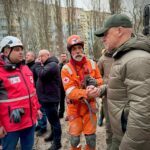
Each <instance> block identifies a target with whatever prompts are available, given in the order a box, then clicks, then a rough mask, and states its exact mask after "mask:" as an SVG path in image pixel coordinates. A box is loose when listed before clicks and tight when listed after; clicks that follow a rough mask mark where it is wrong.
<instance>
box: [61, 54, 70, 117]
mask: <svg viewBox="0 0 150 150" xmlns="http://www.w3.org/2000/svg"><path fill="white" fill-rule="evenodd" d="M67 62H68V58H67V54H66V53H62V54H61V55H60V63H59V68H60V71H61V69H62V67H63V66H64V65H65V64H66V63H67ZM60 87H61V88H60V91H61V97H60V105H59V118H63V117H64V112H65V97H66V95H65V90H64V87H63V84H62V81H61V86H60Z"/></svg>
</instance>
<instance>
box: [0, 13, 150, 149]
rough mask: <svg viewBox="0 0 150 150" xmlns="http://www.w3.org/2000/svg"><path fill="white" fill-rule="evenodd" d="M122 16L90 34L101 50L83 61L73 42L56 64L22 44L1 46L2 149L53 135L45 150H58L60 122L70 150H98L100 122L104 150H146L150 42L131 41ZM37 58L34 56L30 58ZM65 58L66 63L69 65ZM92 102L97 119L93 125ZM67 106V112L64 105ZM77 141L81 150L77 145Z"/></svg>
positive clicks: (12, 41)
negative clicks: (99, 105)
mask: <svg viewBox="0 0 150 150" xmlns="http://www.w3.org/2000/svg"><path fill="white" fill-rule="evenodd" d="M132 27H133V25H132V22H131V21H130V19H129V17H128V16H126V15H124V14H114V15H111V16H110V17H108V18H107V19H106V20H105V21H104V24H103V27H102V28H101V29H100V30H98V31H96V32H95V35H96V36H97V37H100V38H101V39H102V42H103V44H104V50H103V51H102V56H101V57H100V59H99V61H98V62H97V63H96V62H95V61H93V60H91V59H88V58H87V56H86V54H85V53H84V41H83V39H82V38H81V37H80V36H79V35H71V36H69V37H68V38H67V41H66V43H67V47H66V49H67V51H68V55H69V57H68V55H67V53H62V54H61V55H60V58H59V59H58V58H57V57H56V56H54V55H52V53H51V52H50V51H49V50H47V49H41V50H39V52H38V54H35V53H34V52H33V51H27V52H26V55H25V57H24V56H23V53H24V46H23V44H22V42H21V41H20V39H18V38H17V37H14V36H6V37H4V38H3V39H2V40H1V42H0V138H1V139H0V142H1V145H2V148H1V149H3V150H15V149H16V146H17V144H18V142H19V144H20V147H21V150H33V149H34V135H35V131H36V132H37V133H36V136H42V135H43V134H44V133H46V132H47V131H48V130H47V124H48V123H49V124H50V127H51V130H50V133H49V134H48V137H46V138H45V139H44V141H45V142H52V144H51V145H50V147H49V149H48V150H59V149H60V148H61V147H62V143H61V135H62V128H61V123H60V119H61V118H64V113H65V112H66V118H65V120H66V121H67V122H65V123H66V124H67V125H68V129H69V130H68V134H69V136H70V150H81V149H83V148H84V149H85V150H96V128H97V122H98V123H99V125H100V126H101V125H102V121H103V117H102V116H103V115H104V117H105V127H106V144H107V150H149V147H150V98H149V97H150V90H149V87H150V70H149V68H150V40H149V39H148V38H147V37H145V36H144V35H134V33H133V29H132ZM36 55H37V56H36ZM68 58H70V59H68ZM97 98H101V100H102V108H101V110H103V114H101V115H100V118H97V110H98V109H97V105H96V100H97ZM65 103H66V105H65ZM81 134H83V135H84V137H85V141H86V144H85V145H81V144H80V137H81Z"/></svg>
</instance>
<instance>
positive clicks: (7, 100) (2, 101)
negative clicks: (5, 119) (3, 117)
mask: <svg viewBox="0 0 150 150" xmlns="http://www.w3.org/2000/svg"><path fill="white" fill-rule="evenodd" d="M34 95H36V93H35V92H34V93H32V94H30V97H33V96H34ZM27 98H29V95H27V96H22V97H17V98H12V99H6V100H0V103H6V102H8V103H10V102H16V101H21V100H25V99H27Z"/></svg>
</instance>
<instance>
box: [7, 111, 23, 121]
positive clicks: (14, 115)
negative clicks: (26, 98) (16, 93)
mask: <svg viewBox="0 0 150 150" xmlns="http://www.w3.org/2000/svg"><path fill="white" fill-rule="evenodd" d="M23 114H24V109H23V108H17V109H14V110H12V112H11V114H10V121H11V122H12V121H13V122H14V123H19V122H21V117H22V115H23Z"/></svg>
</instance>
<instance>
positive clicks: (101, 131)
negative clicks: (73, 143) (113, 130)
mask: <svg viewBox="0 0 150 150" xmlns="http://www.w3.org/2000/svg"><path fill="white" fill-rule="evenodd" d="M97 102H98V103H97V105H98V108H99V109H100V108H101V107H100V105H101V100H100V99H99V100H98V101H97ZM99 111H100V110H99ZM97 115H98V114H97ZM60 121H61V126H62V139H61V142H62V148H61V149H60V150H69V148H70V142H69V135H68V123H67V122H66V121H65V119H64V118H63V119H61V120H60ZM49 134H50V127H49V128H48V132H47V133H46V134H45V135H43V136H42V137H36V136H35V149H36V150H47V149H48V148H49V147H50V146H51V143H50V142H48V143H45V142H44V138H45V137H46V136H48V135H49ZM96 135H97V138H96V150H106V141H105V138H106V134H105V125H103V126H102V127H99V126H98V125H97V132H96ZM81 145H82V147H84V145H85V139H84V136H83V135H82V136H81ZM82 149H83V148H82Z"/></svg>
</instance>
